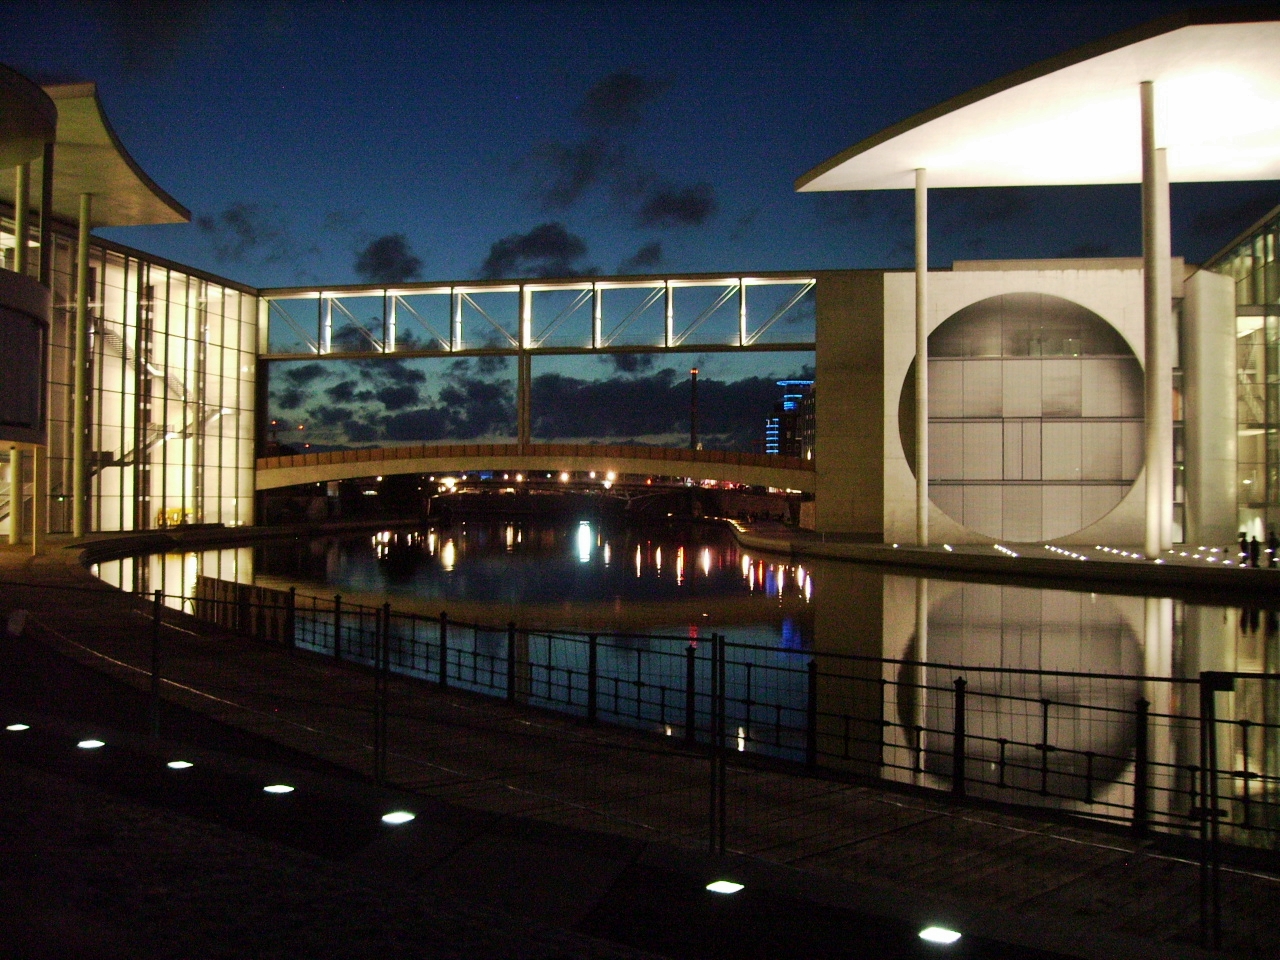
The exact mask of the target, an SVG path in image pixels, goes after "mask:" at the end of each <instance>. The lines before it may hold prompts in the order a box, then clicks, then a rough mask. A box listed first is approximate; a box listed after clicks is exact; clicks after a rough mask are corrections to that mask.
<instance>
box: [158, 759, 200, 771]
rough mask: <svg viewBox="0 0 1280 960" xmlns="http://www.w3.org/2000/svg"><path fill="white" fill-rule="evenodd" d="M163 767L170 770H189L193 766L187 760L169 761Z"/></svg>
mask: <svg viewBox="0 0 1280 960" xmlns="http://www.w3.org/2000/svg"><path fill="white" fill-rule="evenodd" d="M165 766H167V767H168V768H169V769H170V770H189V769H191V767H192V766H193V764H192V763H191V762H190V761H188V760H170V761H169V762H168V763H167V764H165Z"/></svg>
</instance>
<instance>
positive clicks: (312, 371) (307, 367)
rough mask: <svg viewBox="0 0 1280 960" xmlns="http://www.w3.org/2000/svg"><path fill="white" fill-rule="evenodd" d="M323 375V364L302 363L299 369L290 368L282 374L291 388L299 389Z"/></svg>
mask: <svg viewBox="0 0 1280 960" xmlns="http://www.w3.org/2000/svg"><path fill="white" fill-rule="evenodd" d="M324 374H325V365H324V364H323V363H304V364H303V365H302V366H300V367H290V368H289V369H288V370H286V371H285V372H284V378H285V379H286V380H288V381H289V383H291V384H292V385H293V386H296V387H300V386H303V385H305V384H308V383H310V382H311V381H312V380H315V379H316V378H317V377H322V376H324Z"/></svg>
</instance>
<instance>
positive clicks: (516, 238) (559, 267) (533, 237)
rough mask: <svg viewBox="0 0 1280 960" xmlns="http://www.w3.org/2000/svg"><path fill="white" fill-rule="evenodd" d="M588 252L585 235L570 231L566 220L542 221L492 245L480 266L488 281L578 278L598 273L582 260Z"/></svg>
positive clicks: (482, 274) (481, 274)
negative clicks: (522, 277)
mask: <svg viewBox="0 0 1280 960" xmlns="http://www.w3.org/2000/svg"><path fill="white" fill-rule="evenodd" d="M586 255H587V245H586V243H584V242H583V240H582V238H581V237H579V236H577V235H575V234H572V233H570V232H569V231H568V230H566V229H565V227H564V224H562V223H542V224H539V225H538V226H536V227H534V228H533V229H532V230H530V231H529V232H528V233H513V234H511V235H510V236H508V237H503V238H502V239H501V240H498V241H497V242H496V243H494V244H493V246H491V247H490V248H489V255H488V256H487V257H485V260H484V263H482V264H481V265H480V276H481V277H483V278H484V279H486V280H492V279H498V278H501V277H515V276H530V277H575V276H590V275H593V274H596V273H598V272H599V271H598V270H597V268H595V267H584V266H580V265H579V261H581V259H582V258H583V257H585V256H586Z"/></svg>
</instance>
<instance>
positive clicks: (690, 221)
mask: <svg viewBox="0 0 1280 960" xmlns="http://www.w3.org/2000/svg"><path fill="white" fill-rule="evenodd" d="M715 212H716V198H715V194H714V192H713V191H712V189H711V184H709V183H695V184H692V185H691V186H688V187H677V186H674V185H670V184H666V185H663V186H659V187H656V188H654V189H653V190H652V191H651V192H650V193H649V194H648V195H647V196H646V197H645V200H644V203H643V204H641V206H640V209H639V211H638V212H637V213H636V225H637V226H639V227H698V226H701V225H702V224H704V223H706V222H707V220H708V219H709V218H710V217H711V216H712V215H713V214H714V213H715Z"/></svg>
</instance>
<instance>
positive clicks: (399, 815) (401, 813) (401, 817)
mask: <svg viewBox="0 0 1280 960" xmlns="http://www.w3.org/2000/svg"><path fill="white" fill-rule="evenodd" d="M414 817H415V815H414V814H412V813H410V812H409V811H408V810H393V811H392V812H391V813H384V814H383V815H382V822H383V823H389V824H391V825H392V826H393V827H398V826H399V825H400V824H402V823H408V822H409V821H410V820H413V819H414Z"/></svg>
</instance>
